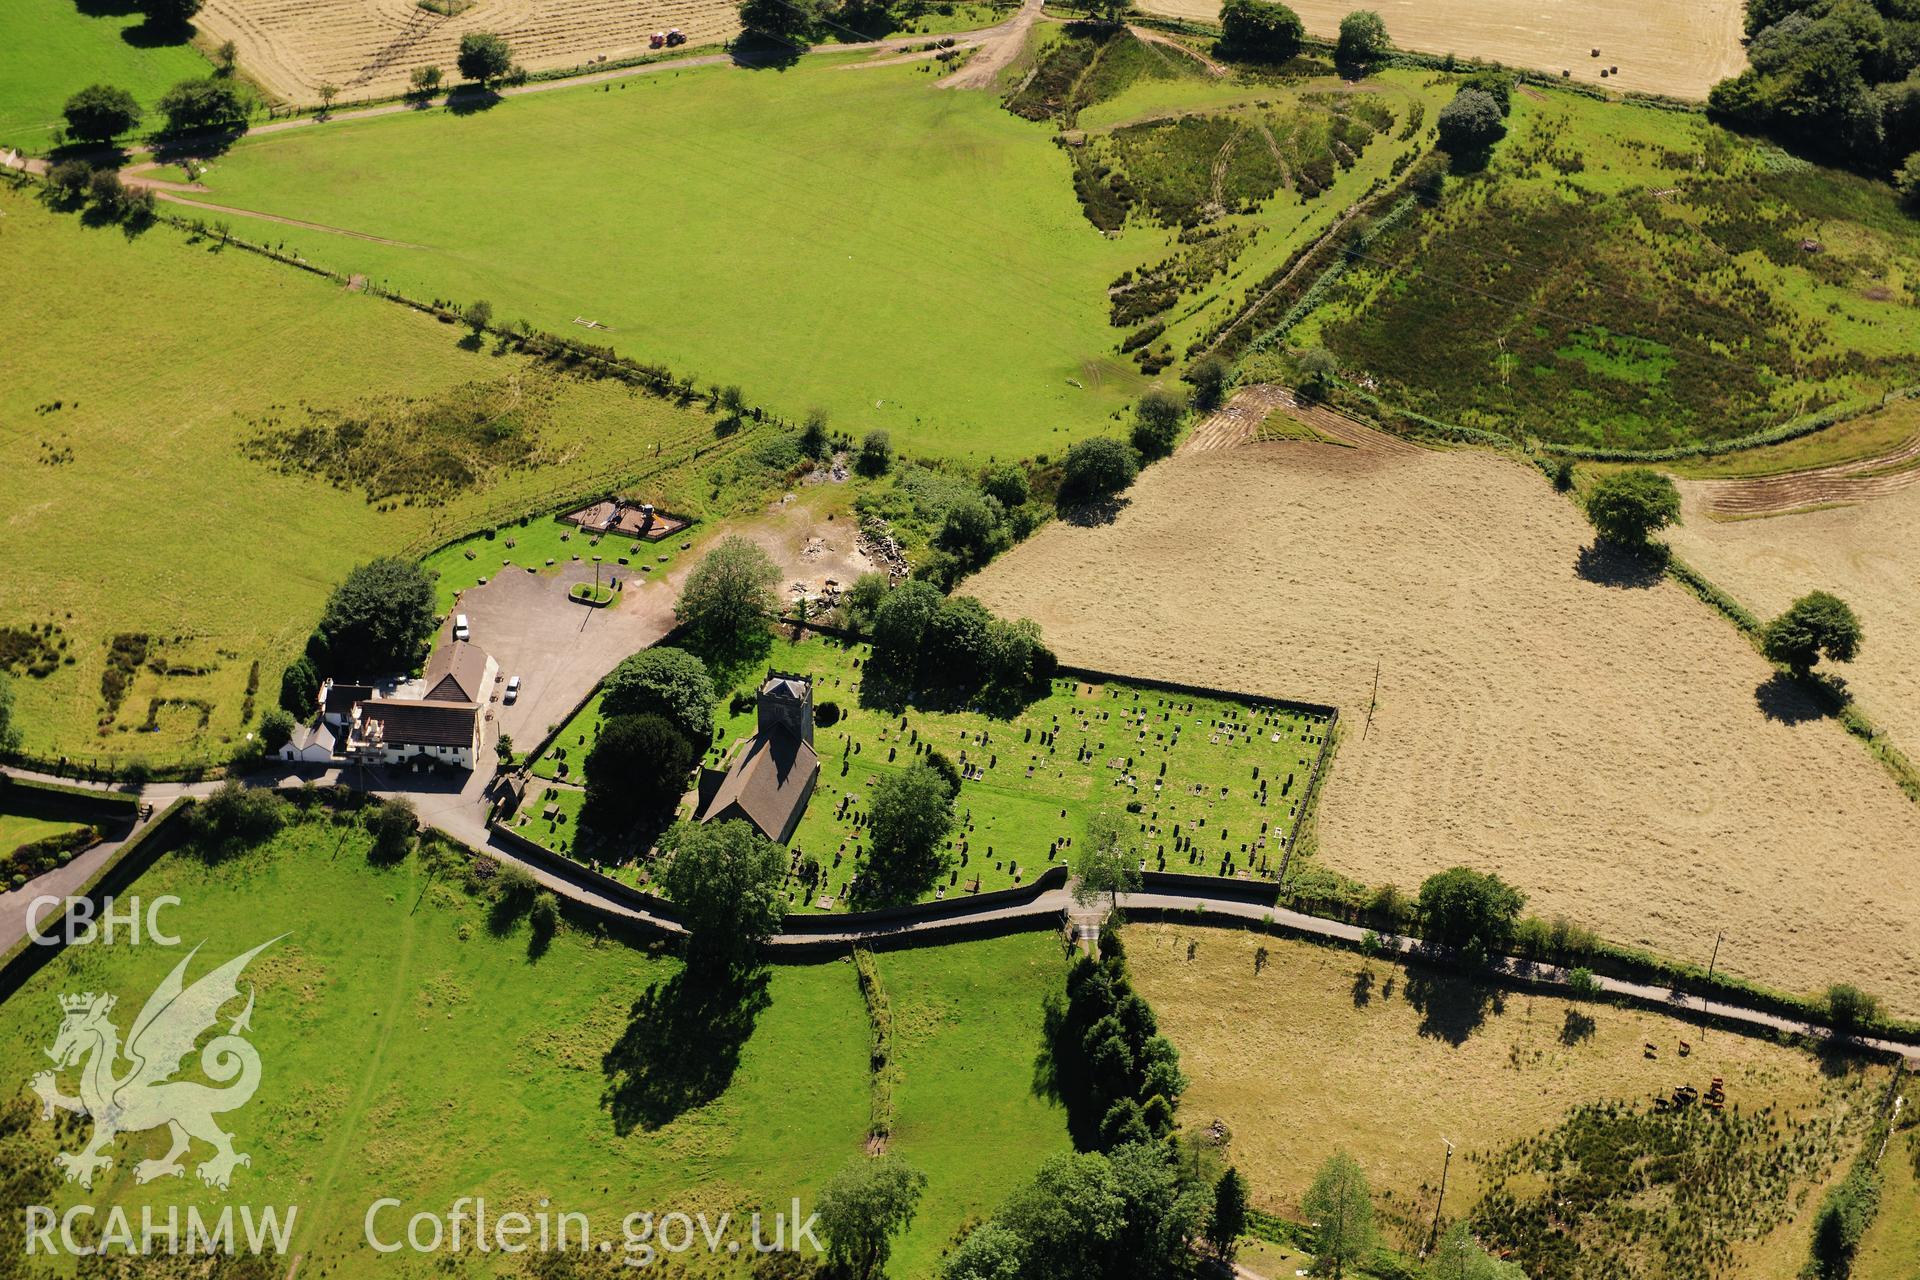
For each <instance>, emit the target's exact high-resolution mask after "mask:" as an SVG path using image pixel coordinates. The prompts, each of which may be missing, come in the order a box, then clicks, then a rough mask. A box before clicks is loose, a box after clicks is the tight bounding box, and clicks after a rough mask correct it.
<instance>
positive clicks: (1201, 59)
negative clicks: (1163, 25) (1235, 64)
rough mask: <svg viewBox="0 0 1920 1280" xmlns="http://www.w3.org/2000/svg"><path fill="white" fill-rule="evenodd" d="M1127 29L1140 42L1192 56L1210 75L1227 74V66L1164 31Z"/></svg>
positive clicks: (1146, 28)
mask: <svg viewBox="0 0 1920 1280" xmlns="http://www.w3.org/2000/svg"><path fill="white" fill-rule="evenodd" d="M1127 30H1128V31H1130V32H1132V33H1133V38H1134V39H1136V40H1138V41H1140V42H1141V43H1142V44H1149V45H1159V46H1161V47H1162V48H1166V49H1172V50H1174V51H1175V52H1176V53H1180V54H1184V55H1185V56H1186V57H1189V58H1192V59H1193V60H1194V61H1195V62H1197V63H1199V64H1200V65H1201V66H1203V67H1205V68H1206V69H1207V74H1208V75H1210V76H1224V75H1226V74H1227V68H1226V67H1225V66H1224V65H1222V64H1220V63H1218V62H1215V61H1214V60H1213V59H1212V58H1209V57H1208V56H1207V55H1206V54H1204V53H1202V52H1200V51H1199V50H1198V49H1195V48H1193V47H1192V46H1191V45H1185V44H1182V43H1180V41H1178V40H1175V39H1174V38H1173V37H1172V36H1170V35H1168V34H1167V33H1166V32H1164V31H1155V30H1154V29H1153V28H1152V27H1135V26H1129V27H1128V28H1127Z"/></svg>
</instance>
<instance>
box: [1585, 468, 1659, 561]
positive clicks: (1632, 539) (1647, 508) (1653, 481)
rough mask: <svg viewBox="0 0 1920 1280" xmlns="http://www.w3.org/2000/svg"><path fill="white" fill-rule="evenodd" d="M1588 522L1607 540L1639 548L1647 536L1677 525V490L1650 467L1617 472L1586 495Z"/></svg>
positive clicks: (1602, 480) (1601, 481)
mask: <svg viewBox="0 0 1920 1280" xmlns="http://www.w3.org/2000/svg"><path fill="white" fill-rule="evenodd" d="M1587 519H1588V520H1590V521H1591V522H1592V523H1593V527H1594V530H1595V532H1597V533H1598V534H1599V535H1600V536H1601V538H1603V539H1605V540H1606V541H1608V542H1612V543H1617V544H1619V545H1621V546H1627V547H1637V546H1641V545H1643V544H1644V543H1645V542H1646V540H1647V537H1648V535H1650V534H1652V533H1654V532H1656V531H1657V530H1660V529H1664V528H1666V527H1667V526H1668V525H1670V524H1678V523H1680V491H1679V490H1677V489H1675V488H1674V487H1673V481H1671V480H1669V479H1668V478H1667V477H1666V476H1664V475H1662V474H1660V473H1659V472H1658V471H1655V470H1653V469H1651V468H1649V467H1630V468H1628V469H1627V470H1625V471H1616V472H1614V473H1613V474H1612V475H1610V476H1603V477H1601V479H1600V480H1599V482H1598V483H1596V484H1595V485H1594V486H1593V489H1592V491H1591V492H1589V493H1588V494H1587Z"/></svg>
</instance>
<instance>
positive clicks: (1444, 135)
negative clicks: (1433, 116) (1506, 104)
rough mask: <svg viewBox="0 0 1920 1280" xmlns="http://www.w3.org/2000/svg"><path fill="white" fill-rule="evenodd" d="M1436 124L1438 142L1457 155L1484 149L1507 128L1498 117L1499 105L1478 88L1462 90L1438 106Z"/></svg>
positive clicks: (1497, 139) (1469, 153) (1491, 96)
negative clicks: (1438, 111) (1450, 99)
mask: <svg viewBox="0 0 1920 1280" xmlns="http://www.w3.org/2000/svg"><path fill="white" fill-rule="evenodd" d="M1436 123H1437V124H1438V126H1439V130H1440V145H1441V146H1442V147H1444V148H1445V149H1446V150H1447V151H1449V152H1451V153H1453V154H1454V155H1456V156H1460V155H1471V154H1473V153H1475V152H1480V151H1485V150H1486V149H1487V148H1488V147H1490V146H1492V145H1493V144H1494V143H1496V142H1498V141H1500V138H1501V136H1502V135H1503V134H1505V133H1506V131H1507V126H1506V124H1505V123H1504V122H1503V121H1502V120H1501V118H1500V104H1499V102H1498V101H1496V100H1495V99H1494V97H1493V95H1492V94H1490V93H1487V92H1486V91H1484V90H1481V89H1462V90H1461V91H1460V92H1459V93H1456V94H1454V95H1453V101H1451V102H1449V103H1448V104H1447V105H1446V106H1444V107H1442V108H1440V115H1439V117H1438V120H1437V121H1436Z"/></svg>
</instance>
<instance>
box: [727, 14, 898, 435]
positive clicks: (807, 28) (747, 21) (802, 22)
mask: <svg viewBox="0 0 1920 1280" xmlns="http://www.w3.org/2000/svg"><path fill="white" fill-rule="evenodd" d="M822 8H823V6H822V5H821V3H820V0H740V25H741V26H742V27H744V28H746V29H747V31H749V32H750V33H752V34H754V35H757V36H762V37H764V38H766V39H768V40H771V41H773V42H774V43H776V44H780V45H785V46H787V47H788V48H791V49H804V48H805V47H806V45H807V42H808V41H809V40H810V39H812V38H813V29H814V26H815V25H816V24H817V23H818V22H819V21H820V14H821V10H822ZM883 469H884V468H883Z"/></svg>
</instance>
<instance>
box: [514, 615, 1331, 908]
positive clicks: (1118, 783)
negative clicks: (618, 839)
mask: <svg viewBox="0 0 1920 1280" xmlns="http://www.w3.org/2000/svg"><path fill="white" fill-rule="evenodd" d="M866 653H867V650H866V647H865V646H864V645H858V644H851V643H847V642H843V641H839V640H835V639H830V638H827V637H824V636H809V637H807V638H805V639H803V640H800V641H797V642H796V641H793V640H791V639H785V638H783V639H781V640H778V641H776V643H775V645H774V648H773V651H772V653H771V654H770V655H769V657H768V658H767V662H768V664H770V665H771V666H773V667H775V668H776V669H778V670H781V671H789V672H794V673H797V674H801V675H807V676H811V677H812V678H813V680H814V707H815V717H816V725H817V727H816V730H815V735H814V749H815V750H816V751H817V752H818V753H819V755H820V781H819V784H818V786H817V787H816V788H815V790H814V793H813V797H812V800H811V801H810V802H809V804H808V806H807V810H806V815H805V816H804V817H803V818H802V819H801V821H800V825H799V828H798V829H797V830H796V831H795V833H794V837H793V840H792V841H791V849H792V852H793V859H794V864H795V869H796V872H797V873H798V876H799V878H798V879H797V880H796V881H795V883H794V884H793V885H792V887H791V897H792V899H793V905H794V908H795V909H796V910H803V911H804V910H832V909H835V908H844V902H843V899H844V897H845V894H846V887H847V883H848V881H849V880H850V878H851V877H852V874H853V871H854V864H855V860H856V859H857V858H858V857H859V855H860V853H861V852H862V850H863V847H864V846H863V839H862V829H863V819H864V817H865V809H864V803H863V802H864V798H865V796H866V793H867V791H868V789H869V788H871V787H872V785H873V783H874V781H875V780H876V779H877V778H879V777H880V776H882V775H883V774H885V773H887V772H889V771H898V770H900V769H903V768H905V767H906V766H907V765H909V764H912V763H914V762H916V761H917V760H919V759H921V758H922V757H923V755H924V753H925V752H927V751H929V750H933V751H938V752H940V753H941V754H942V755H944V756H946V757H947V759H949V760H950V761H952V762H953V764H954V765H955V766H956V767H958V768H959V770H960V771H961V774H962V776H963V778H964V782H963V783H962V786H961V789H960V795H959V798H958V799H957V800H956V801H955V810H956V813H957V815H959V818H960V822H959V824H958V826H957V827H956V829H955V831H954V833H953V836H952V839H951V841H950V847H951V853H952V859H953V862H952V866H951V868H950V869H949V871H948V873H947V875H946V876H945V877H944V883H943V884H941V885H940V886H938V887H936V889H935V891H934V895H933V896H935V897H940V898H945V897H950V896H953V895H956V894H966V893H974V892H990V891H992V890H995V889H1006V888H1012V887H1014V886H1016V885H1019V884H1023V883H1030V882H1031V881H1032V880H1033V878H1034V877H1035V876H1036V875H1038V874H1039V873H1040V872H1042V871H1045V870H1046V869H1047V867H1048V866H1049V865H1051V864H1052V863H1054V862H1071V860H1072V849H1073V841H1074V840H1075V839H1076V838H1077V837H1079V836H1080V835H1081V833H1082V831H1083V829H1084V828H1085V825H1086V822H1087V819H1088V818H1089V817H1090V816H1092V815H1093V814H1094V813H1095V812H1098V811H1099V810H1101V809H1103V808H1105V809H1115V810H1124V811H1125V812H1126V813H1127V814H1128V815H1129V820H1130V821H1133V822H1136V823H1137V824H1138V825H1139V829H1140V840H1141V844H1142V848H1143V849H1144V851H1145V853H1146V855H1147V866H1148V868H1149V869H1151V870H1157V871H1176V872H1182V873H1186V874H1191V875H1206V876H1229V877H1241V878H1259V879H1266V878H1271V877H1272V876H1273V875H1274V874H1275V873H1277V872H1278V870H1279V867H1280V863H1281V860H1282V858H1283V857H1284V856H1285V854H1286V848H1287V843H1288V841H1289V839H1291V838H1292V837H1293V835H1294V833H1295V832H1296V831H1298V830H1300V829H1302V828H1303V827H1304V826H1305V825H1307V824H1310V823H1311V821H1312V816H1313V815H1312V793H1311V790H1310V781H1311V778H1312V773H1313V769H1314V766H1315V762H1316V761H1317V760H1318V759H1319V758H1320V755H1321V751H1322V747H1323V745H1324V744H1325V739H1326V735H1327V733H1328V732H1329V729H1330V725H1329V722H1328V720H1327V719H1326V718H1325V717H1324V716H1322V715H1318V714H1314V713H1308V712H1304V711H1299V710H1294V709H1290V708H1285V707H1282V706H1279V705H1275V704H1271V703H1264V702H1260V701H1258V700H1251V701H1241V700H1236V699H1230V698H1214V697H1205V696H1199V695H1193V694H1186V693H1172V692H1167V691H1163V690H1158V689H1152V688H1147V687H1144V686H1138V685H1129V684H1127V683H1126V682H1124V681H1119V680H1114V681H1099V682H1095V681H1090V680H1082V679H1074V678H1067V677H1062V678H1060V679H1056V680H1055V681H1054V682H1053V686H1052V688H1051V691H1050V692H1049V693H1048V694H1047V695H1046V696H1044V697H1042V698H1039V699H1038V700H1036V701H1034V702H1031V703H1029V704H1028V705H1027V706H1026V707H1025V708H1023V709H1022V710H1021V711H1020V712H1019V713H1018V714H1017V715H1014V716H1012V717H1010V718H1000V717H995V716H991V715H988V714H986V713H985V712H981V711H953V710H929V709H925V708H921V707H907V708H905V709H902V710H899V711H891V710H885V709H882V708H879V707H874V706H870V705H867V704H866V703H865V702H864V701H863V698H862V694H861V664H862V662H863V661H864V660H865V656H866ZM761 674H762V672H760V671H755V672H754V673H753V675H752V677H751V679H750V680H749V681H748V682H746V683H745V684H743V685H742V686H741V687H740V688H738V689H735V690H733V691H732V694H731V696H724V695H723V699H722V701H723V707H725V708H727V714H725V715H724V716H723V717H722V718H721V719H720V723H719V724H718V727H717V728H716V730H715V742H714V745H713V747H712V749H711V750H710V751H709V752H708V754H707V759H706V764H707V765H708V766H710V767H713V768H723V767H724V766H725V763H726V761H727V759H728V758H729V757H730V755H731V754H732V751H733V748H734V746H735V744H736V743H738V742H739V741H740V740H741V739H743V738H747V737H751V736H752V734H753V729H754V708H753V702H752V698H751V693H752V690H753V688H755V687H757V685H758V683H759V679H760V675H761ZM599 724H600V714H599V707H598V706H597V704H595V703H589V704H588V705H587V706H586V707H585V708H583V710H582V711H581V713H580V715H579V716H577V717H575V719H574V720H572V721H571V722H569V723H568V724H567V725H566V726H565V727H563V728H562V729H561V731H560V733H559V735H558V737H557V738H556V739H555V741H554V744H553V746H552V747H551V748H550V749H549V750H548V751H546V752H544V753H543V754H542V755H541V756H540V757H539V758H538V759H536V760H535V761H534V762H533V766H532V768H533V773H534V774H535V776H536V777H539V778H545V779H553V780H554V783H553V785H552V787H551V789H550V790H548V791H547V793H546V796H547V798H546V799H542V800H540V801H539V802H538V803H537V805H534V806H530V807H531V808H532V809H533V812H531V813H527V812H523V813H522V815H521V817H522V818H523V819H524V822H522V821H520V820H518V819H517V820H516V825H515V827H514V829H515V830H516V831H518V832H520V833H521V834H523V835H527V836H529V837H530V838H532V839H535V840H537V841H540V842H542V843H545V844H548V846H549V847H551V848H554V849H556V851H559V852H565V853H569V854H571V855H572V856H574V857H576V858H579V857H588V858H591V857H592V853H591V851H592V850H594V849H595V848H596V847H597V846H596V845H595V843H594V842H593V841H592V840H591V839H590V838H588V837H585V836H583V835H582V833H580V832H579V831H578V828H577V821H578V809H579V805H580V803H581V801H580V799H579V797H580V795H581V793H580V792H579V791H578V790H576V789H575V788H574V787H573V786H572V785H570V784H571V783H573V782H577V781H578V779H579V776H580V765H581V762H582V761H583V760H584V759H585V758H586V754H587V752H589V751H590V750H591V749H592V745H593V741H594V738H595V735H596V733H597V731H598V727H599ZM529 794H530V795H532V794H533V792H531V791H530V793H529ZM547 804H553V805H555V806H557V809H556V816H557V820H556V819H553V818H548V817H546V816H545V806H546V805H547ZM812 868H817V872H816V871H813V870H812ZM614 870H615V874H617V875H619V876H621V878H623V879H631V880H633V881H635V882H641V881H642V879H643V877H644V872H645V868H644V866H639V865H629V866H624V867H620V866H616V867H615V869H614ZM803 886H805V887H804V888H803Z"/></svg>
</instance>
